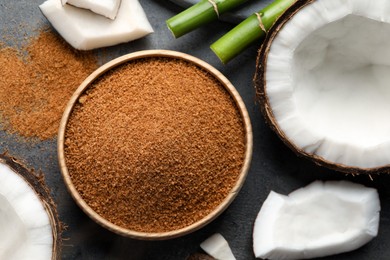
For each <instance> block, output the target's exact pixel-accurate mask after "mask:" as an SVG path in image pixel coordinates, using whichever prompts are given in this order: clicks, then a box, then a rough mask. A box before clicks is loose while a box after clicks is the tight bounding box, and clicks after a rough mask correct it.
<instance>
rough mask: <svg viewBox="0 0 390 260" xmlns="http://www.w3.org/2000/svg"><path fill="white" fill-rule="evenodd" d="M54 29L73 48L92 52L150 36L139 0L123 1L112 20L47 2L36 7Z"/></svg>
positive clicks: (147, 22) (149, 26) (50, 1)
mask: <svg viewBox="0 0 390 260" xmlns="http://www.w3.org/2000/svg"><path fill="white" fill-rule="evenodd" d="M39 8H40V9H41V11H42V13H43V14H44V15H45V16H46V18H47V19H48V20H49V22H50V23H51V24H52V25H53V27H54V28H55V29H56V30H57V31H58V32H59V34H61V36H62V37H63V38H64V39H65V40H66V41H67V42H68V43H69V44H70V45H72V46H73V47H74V48H76V49H79V50H91V49H96V48H101V47H106V46H111V45H116V44H119V43H124V42H129V41H132V40H136V39H139V38H141V37H144V36H146V35H148V34H150V33H152V32H153V28H152V27H151V25H150V23H149V21H148V19H147V17H146V15H145V12H144V10H143V9H142V6H141V5H140V3H139V2H138V0H122V2H121V6H120V8H119V11H118V14H117V16H116V18H115V20H110V19H107V18H105V17H103V16H101V15H98V14H95V13H93V12H91V11H89V10H85V9H81V8H77V7H74V6H71V5H64V6H63V5H62V4H61V2H60V1H58V0H47V1H46V2H44V3H43V4H41V5H40V6H39Z"/></svg>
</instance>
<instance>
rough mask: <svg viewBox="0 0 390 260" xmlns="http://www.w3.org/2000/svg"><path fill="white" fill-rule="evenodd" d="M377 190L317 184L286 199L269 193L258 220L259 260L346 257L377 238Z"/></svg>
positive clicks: (347, 184)
mask: <svg viewBox="0 0 390 260" xmlns="http://www.w3.org/2000/svg"><path fill="white" fill-rule="evenodd" d="M379 212H380V202H379V196H378V193H377V191H376V189H373V188H367V187H365V186H363V185H360V184H355V183H351V182H347V181H329V182H321V181H316V182H313V183H312V184H310V185H308V186H306V187H304V188H301V189H298V190H296V191H294V192H292V193H290V194H289V195H288V196H284V195H280V194H278V193H275V192H273V191H272V192H271V193H270V194H269V196H268V197H267V199H266V200H265V201H264V204H263V206H262V208H261V210H260V212H259V214H258V216H257V218H256V221H255V225H254V230H253V249H254V253H255V256H256V257H257V258H264V259H308V258H315V257H322V256H328V255H333V254H338V253H343V252H348V251H351V250H354V249H357V248H359V247H361V246H362V245H364V244H366V243H367V242H369V241H370V240H371V239H372V238H373V237H375V236H376V235H377V233H378V228H379Z"/></svg>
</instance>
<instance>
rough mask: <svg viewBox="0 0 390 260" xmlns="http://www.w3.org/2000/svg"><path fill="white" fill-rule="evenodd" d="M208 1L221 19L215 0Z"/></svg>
mask: <svg viewBox="0 0 390 260" xmlns="http://www.w3.org/2000/svg"><path fill="white" fill-rule="evenodd" d="M208 1H209V3H210V4H211V5H212V6H213V8H214V11H215V13H216V14H217V16H218V18H219V11H218V6H217V3H216V2H215V0H208Z"/></svg>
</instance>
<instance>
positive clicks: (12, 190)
mask: <svg viewBox="0 0 390 260" xmlns="http://www.w3.org/2000/svg"><path fill="white" fill-rule="evenodd" d="M0 184H1V185H0V230H1V232H0V259H3V260H7V259H9V260H11V259H19V260H24V259H26V260H27V259H31V257H32V256H33V257H34V258H35V259H42V260H44V259H52V257H53V243H54V242H53V231H52V227H51V222H50V219H49V216H48V214H47V212H46V210H45V208H44V206H43V204H42V201H41V199H40V198H39V196H38V194H37V193H36V192H35V191H34V190H33V189H32V188H31V186H30V185H29V184H28V183H27V182H26V181H25V180H24V179H23V178H22V177H21V176H19V174H17V173H16V172H15V171H14V170H13V169H11V168H10V167H9V166H8V165H6V164H4V163H3V161H0Z"/></svg>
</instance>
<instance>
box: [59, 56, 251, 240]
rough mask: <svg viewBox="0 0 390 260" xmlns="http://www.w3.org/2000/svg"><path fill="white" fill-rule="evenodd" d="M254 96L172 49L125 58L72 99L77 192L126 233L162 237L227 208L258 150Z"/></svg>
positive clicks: (63, 133) (65, 153)
mask: <svg viewBox="0 0 390 260" xmlns="http://www.w3.org/2000/svg"><path fill="white" fill-rule="evenodd" d="M252 146H253V144H252V127H251V123H250V119H249V115H248V112H247V110H246V107H245V104H244V103H243V101H242V99H241V97H240V95H239V93H238V92H237V91H236V89H235V88H234V86H233V85H232V84H231V83H230V82H229V81H228V80H227V79H226V77H224V76H223V75H222V74H221V73H220V72H219V71H217V70H216V69H215V68H213V67H212V66H210V65H209V64H207V63H206V62H204V61H202V60H199V59H198V58H195V57H192V56H190V55H187V54H184V53H180V52H175V51H167V50H151V51H140V52H135V53H132V54H128V55H124V56H122V57H119V58H117V59H115V60H113V61H111V62H108V63H107V64H105V65H103V66H102V67H100V68H99V69H97V70H96V71H95V72H93V73H92V74H91V75H90V76H89V77H88V78H87V79H86V80H85V81H84V82H83V83H82V84H81V85H80V86H79V88H78V89H77V90H76V92H75V93H74V94H73V96H72V97H71V100H70V101H69V103H68V105H67V107H66V109H65V111H64V114H63V117H62V121H61V124H60V128H59V135H58V157H59V164H60V168H61V173H62V176H63V179H64V181H65V185H66V186H67V189H68V191H69V192H70V194H71V196H72V197H73V199H74V200H75V202H76V203H77V204H78V205H79V206H80V208H81V209H82V210H83V211H84V212H85V213H86V214H87V215H88V216H89V217H90V218H92V219H93V220H94V221H95V222H97V223H98V224H100V225H101V226H103V227H105V228H106V229H108V230H111V231H113V232H115V233H117V234H120V235H123V236H126V237H131V238H136V239H143V240H162V239H170V238H174V237H179V236H183V235H186V234H189V233H191V232H193V231H195V230H197V229H199V228H201V227H203V226H205V225H206V224H208V223H209V222H211V221H212V220H214V219H215V218H216V217H217V216H219V215H220V214H221V213H222V212H223V211H224V210H225V209H226V208H227V207H228V206H229V205H230V203H231V202H232V201H233V200H234V198H235V197H236V195H237V193H238V192H239V190H240V189H241V187H242V185H243V183H244V181H245V178H246V175H247V173H248V170H249V167H250V161H251V157H252Z"/></svg>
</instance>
